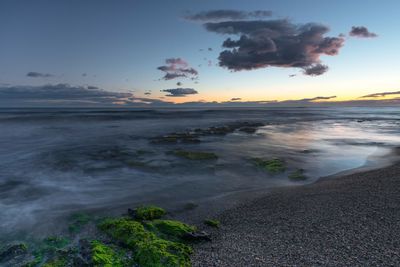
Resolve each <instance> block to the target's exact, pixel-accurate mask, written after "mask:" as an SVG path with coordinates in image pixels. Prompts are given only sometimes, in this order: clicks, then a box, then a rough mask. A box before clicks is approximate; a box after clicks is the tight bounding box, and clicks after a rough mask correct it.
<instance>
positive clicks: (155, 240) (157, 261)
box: [99, 218, 192, 267]
mask: <svg viewBox="0 0 400 267" xmlns="http://www.w3.org/2000/svg"><path fill="white" fill-rule="evenodd" d="M161 222H165V221H164V220H159V221H153V222H149V223H152V224H153V223H155V224H154V225H153V227H154V229H158V227H160V231H161V230H163V231H166V232H167V233H169V232H171V233H175V232H176V231H177V232H179V231H182V227H186V226H182V225H179V226H180V228H179V229H178V230H177V229H175V228H174V226H176V224H172V225H171V224H170V223H167V224H165V223H161ZM155 225H157V226H155ZM161 225H162V227H161ZM187 227H189V226H187ZM99 228H100V229H101V230H103V231H104V232H105V233H107V234H108V235H110V236H111V237H112V238H113V239H115V241H118V242H120V243H122V244H124V245H125V246H127V247H128V248H130V249H131V250H132V252H133V253H134V260H135V262H136V263H138V264H139V265H140V266H141V267H162V266H171V267H172V266H174V267H176V266H190V257H189V255H190V254H191V253H192V249H191V247H189V246H188V245H186V244H183V243H180V242H174V241H171V240H166V239H162V238H160V237H157V235H156V234H155V233H153V232H151V231H150V230H146V229H145V228H144V226H143V225H142V223H140V222H138V221H134V220H130V219H127V218H118V219H107V220H105V221H103V222H102V223H100V224H99ZM183 229H184V230H188V229H192V228H188V229H186V228H183ZM157 231H158V230H157Z"/></svg>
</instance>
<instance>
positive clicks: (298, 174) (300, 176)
mask: <svg viewBox="0 0 400 267" xmlns="http://www.w3.org/2000/svg"><path fill="white" fill-rule="evenodd" d="M307 178H308V177H307V176H306V175H305V174H304V169H298V170H296V171H294V172H292V173H291V174H289V179H290V180H293V181H304V180H307Z"/></svg>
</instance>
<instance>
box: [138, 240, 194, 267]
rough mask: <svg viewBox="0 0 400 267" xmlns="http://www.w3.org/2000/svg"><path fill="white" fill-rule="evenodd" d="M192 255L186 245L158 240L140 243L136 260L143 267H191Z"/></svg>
mask: <svg viewBox="0 0 400 267" xmlns="http://www.w3.org/2000/svg"><path fill="white" fill-rule="evenodd" d="M191 253H192V249H191V248H190V247H189V246H187V245H185V244H182V243H177V242H173V241H169V240H164V239H159V238H157V239H154V240H151V241H148V242H139V243H138V244H137V246H136V250H135V255H134V258H135V261H136V262H137V263H138V264H139V265H140V266H141V267H178V266H179V267H189V266H191V264H190V254H191Z"/></svg>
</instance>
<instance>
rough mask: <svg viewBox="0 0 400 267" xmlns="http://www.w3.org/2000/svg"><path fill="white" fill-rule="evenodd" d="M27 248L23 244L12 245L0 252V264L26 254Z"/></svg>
mask: <svg viewBox="0 0 400 267" xmlns="http://www.w3.org/2000/svg"><path fill="white" fill-rule="evenodd" d="M27 250H28V247H27V246H26V245H25V244H24V243H19V244H14V245H11V246H9V247H8V248H6V249H5V250H3V251H1V252H0V262H4V261H8V260H10V259H13V258H15V257H18V256H21V255H24V254H26V253H27Z"/></svg>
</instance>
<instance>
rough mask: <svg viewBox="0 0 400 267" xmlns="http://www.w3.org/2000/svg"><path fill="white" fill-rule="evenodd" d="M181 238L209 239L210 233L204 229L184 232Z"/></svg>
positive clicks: (191, 239) (190, 239)
mask: <svg viewBox="0 0 400 267" xmlns="http://www.w3.org/2000/svg"><path fill="white" fill-rule="evenodd" d="M182 238H183V239H185V240H188V241H211V236H210V234H208V233H206V232H204V231H200V232H189V233H186V234H185V235H184V236H183V237H182Z"/></svg>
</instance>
